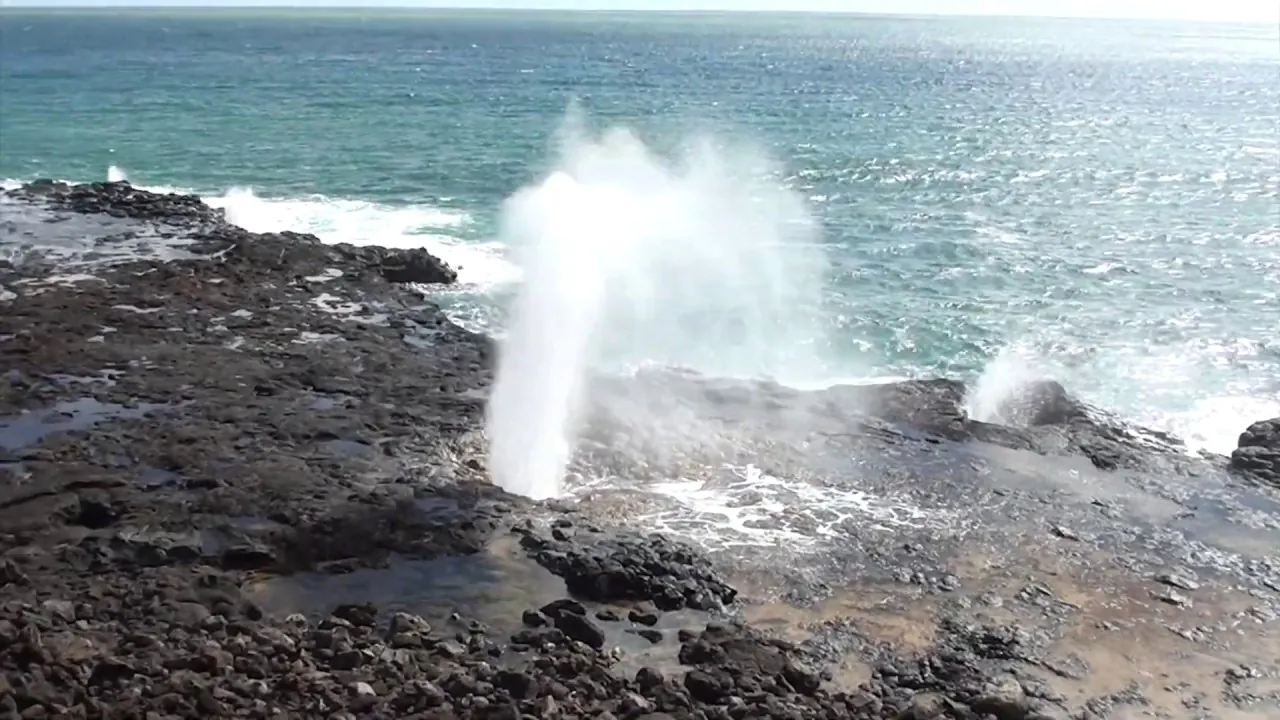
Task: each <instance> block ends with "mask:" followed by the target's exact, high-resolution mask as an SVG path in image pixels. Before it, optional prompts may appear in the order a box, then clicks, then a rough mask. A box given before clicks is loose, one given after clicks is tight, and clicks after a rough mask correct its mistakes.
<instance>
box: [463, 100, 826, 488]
mask: <svg viewBox="0 0 1280 720" xmlns="http://www.w3.org/2000/svg"><path fill="white" fill-rule="evenodd" d="M560 142H561V147H560V153H559V158H558V163H557V165H556V168H555V170H554V171H553V172H551V173H550V174H549V175H548V176H546V178H545V179H543V180H542V181H541V182H539V183H536V184H534V185H532V186H530V187H526V188H524V189H522V190H520V191H519V192H517V193H516V194H515V195H514V196H513V197H511V198H510V199H509V200H508V201H507V203H506V204H505V205H504V208H503V214H502V223H501V237H502V240H503V241H504V242H505V243H507V244H508V245H509V246H510V247H511V248H512V249H513V251H514V252H515V254H516V257H517V260H518V263H519V264H520V266H521V267H522V269H523V281H522V282H521V284H520V286H519V288H518V289H517V291H516V292H515V295H514V300H513V302H512V305H511V307H510V312H509V316H508V324H507V328H506V336H505V338H504V340H503V344H502V348H501V352H500V357H499V362H498V369H497V378H496V381H495V384H494V387H493V391H492V394H491V396H490V400H489V407H488V419H487V422H488V427H487V430H488V435H489V470H490V473H491V475H492V477H493V479H494V481H495V482H496V483H497V484H499V485H501V486H502V487H504V488H505V489H507V490H508V491H510V492H514V493H517V494H521V495H525V496H529V497H533V498H547V497H553V496H557V495H559V494H561V492H562V487H561V486H562V481H563V477H564V472H565V467H566V465H567V463H568V462H569V460H570V458H571V456H572V453H573V450H574V440H575V435H576V433H577V431H578V430H579V423H580V421H581V417H582V412H583V410H584V407H585V403H586V401H587V399H588V398H587V396H586V389H587V381H588V378H589V376H590V375H591V373H593V372H595V371H599V370H613V371H618V370H625V369H629V368H637V367H640V366H644V365H651V364H659V365H672V366H683V367H688V368H692V369H695V370H698V371H701V372H703V373H706V374H708V375H716V376H737V377H744V376H748V377H772V378H775V379H779V380H783V381H786V380H797V381H801V380H808V379H812V378H813V377H815V376H817V375H819V374H820V371H819V370H818V367H819V365H820V363H819V359H820V350H821V349H822V347H823V343H822V341H821V339H820V338H821V334H822V333H821V321H820V310H819V307H818V306H819V304H820V302H821V299H822V293H823V289H824V284H825V283H824V280H825V276H826V271H827V266H826V262H825V256H824V253H823V248H822V245H821V243H820V242H819V240H820V238H819V234H818V231H817V226H816V223H814V221H813V219H812V217H811V216H810V215H809V213H808V210H807V207H806V204H805V202H804V200H803V198H802V197H800V196H799V195H797V194H796V193H794V192H793V191H791V190H789V189H787V188H785V187H784V186H783V185H782V184H781V182H780V180H779V174H778V173H777V171H776V168H775V167H774V166H773V165H772V164H771V163H769V162H768V161H767V159H766V158H764V156H763V155H762V154H760V153H758V152H754V151H752V150H751V149H749V148H743V147H732V148H731V147H727V146H725V145H723V144H722V143H719V142H717V141H716V140H714V139H711V138H700V139H697V140H695V141H693V142H691V143H688V144H687V146H686V147H685V148H684V150H683V152H682V153H680V154H679V155H678V156H677V158H675V160H669V159H666V158H663V157H660V156H659V155H657V154H656V153H654V152H653V151H652V150H651V149H650V148H649V147H647V146H646V145H645V144H644V143H643V142H641V141H640V140H639V139H638V138H637V137H636V136H635V135H634V134H633V133H631V132H630V131H627V130H624V129H615V130H611V131H608V132H606V133H604V134H603V135H600V136H592V135H591V134H589V133H588V132H587V131H585V130H584V129H583V128H582V127H581V125H580V124H576V123H573V122H571V123H569V124H568V126H567V128H566V129H565V130H564V131H563V132H562V133H561V136H560Z"/></svg>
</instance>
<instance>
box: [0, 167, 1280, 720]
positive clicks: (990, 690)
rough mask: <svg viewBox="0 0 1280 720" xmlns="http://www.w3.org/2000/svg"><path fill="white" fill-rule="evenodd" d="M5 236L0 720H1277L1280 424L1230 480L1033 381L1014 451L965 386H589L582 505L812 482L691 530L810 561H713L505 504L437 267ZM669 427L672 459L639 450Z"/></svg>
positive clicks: (22, 231)
mask: <svg viewBox="0 0 1280 720" xmlns="http://www.w3.org/2000/svg"><path fill="white" fill-rule="evenodd" d="M0 202H2V204H0V211H3V213H4V216H3V217H2V218H0V248H4V249H7V250H9V251H10V255H11V259H10V260H9V261H6V262H3V263H0V308H2V309H3V312H2V313H0V357H3V359H4V363H3V368H0V369H3V370H4V372H5V373H6V375H5V382H4V383H3V384H0V405H2V406H3V407H2V408H0V585H2V586H3V600H2V601H0V713H4V714H5V716H6V717H8V716H12V717H22V718H41V717H48V718H63V717H65V718H134V717H136V718H171V717H172V718H196V717H200V718H214V717H254V718H258V717H261V718H276V717H316V718H364V717H370V718H381V717H387V718H518V717H536V718H546V719H548V720H550V719H551V718H565V719H568V718H620V719H624V720H633V719H636V718H645V719H647V720H663V719H665V718H676V719H678V720H684V719H686V718H699V719H701V718H706V719H708V720H711V719H721V718H733V719H735V720H738V719H741V718H796V719H797V720H807V719H809V718H814V719H818V718H911V719H915V720H928V719H929V718H957V719H968V718H990V717H994V718H997V720H1021V719H1028V720H1030V719H1033V718H1038V719H1040V720H1047V719H1049V718H1103V717H1119V718H1124V717H1138V716H1155V717H1173V718H1180V717H1186V718H1219V717H1222V718H1265V717H1276V716H1277V714H1278V713H1280V667H1278V666H1277V665H1278V664H1280V660H1277V658H1278V657H1280V653H1277V648H1280V642H1278V639H1277V637H1276V623H1277V621H1280V559H1278V558H1277V551H1276V548H1277V547H1280V545H1277V544H1276V539H1277V538H1280V499H1277V495H1276V493H1275V491H1274V489H1273V487H1272V485H1275V484H1280V464H1278V463H1277V458H1280V423H1278V422H1277V421H1270V423H1266V422H1264V423H1259V424H1257V425H1255V426H1253V427H1251V428H1250V429H1249V430H1248V431H1247V432H1246V433H1245V434H1244V436H1242V441H1241V449H1240V450H1238V451H1237V453H1236V454H1235V455H1233V457H1232V458H1231V459H1230V461H1228V459H1226V458H1203V457H1201V458H1195V457H1189V456H1187V455H1186V454H1185V453H1183V452H1181V451H1180V450H1179V449H1178V448H1177V447H1176V446H1175V445H1176V442H1175V441H1174V440H1173V439H1171V438H1166V437H1160V436H1156V435H1154V434H1150V433H1144V432H1142V431H1139V430H1137V429H1133V428H1129V427H1127V426H1124V425H1123V424H1120V423H1115V422H1110V421H1108V420H1106V419H1105V416H1104V415H1102V414H1100V413H1098V412H1097V411H1096V410H1095V409H1093V408H1088V407H1086V406H1084V405H1081V404H1079V403H1078V402H1076V401H1075V400H1073V399H1072V398H1070V396H1069V395H1067V393H1066V391H1065V390H1064V389H1062V388H1061V387H1060V386H1056V385H1054V384H1051V383H1046V384H1043V385H1041V386H1037V387H1036V388H1035V389H1034V392H1031V393H1029V394H1028V396H1027V398H1025V402H1024V403H1023V405H1021V406H1019V407H1014V408H1010V413H1009V414H1010V417H1011V418H1012V419H1011V422H1010V425H1009V426H997V425H986V424H982V423H975V422H972V421H970V420H969V419H967V418H966V417H964V415H963V412H962V410H961V409H960V408H961V406H962V400H963V391H964V388H963V386H962V385H961V384H959V383H954V382H950V381H922V382H911V383H901V384H898V385H892V386H883V387H878V388H833V389H831V390H827V391H822V392H799V391H794V390H789V389H786V388H781V387H778V386H771V385H766V384H750V385H748V384H743V383H727V382H722V381H715V380H711V379H706V378H697V377H693V376H687V375H683V374H679V373H666V372H658V373H652V374H648V375H644V376H641V377H637V378H634V379H630V380H626V381H622V380H601V382H600V387H599V390H598V392H597V393H596V395H597V396H598V397H599V398H600V402H599V407H598V408H597V409H596V412H595V416H594V417H593V420H592V424H591V429H590V431H589V432H588V435H587V437H586V441H585V442H584V449H583V451H582V452H581V453H580V457H579V458H578V459H577V460H576V461H575V472H576V473H577V474H578V475H580V476H582V477H588V476H591V477H607V476H617V477H618V478H620V479H624V480H627V481H628V482H627V483H620V485H623V486H625V487H631V486H632V485H634V486H635V487H637V488H645V487H648V485H647V484H646V483H645V482H642V481H643V480H645V476H646V474H652V475H653V479H655V480H656V479H659V478H669V477H676V476H682V475H680V474H678V473H675V472H673V471H674V470H680V471H682V472H684V473H686V474H688V473H689V472H695V473H696V472H700V471H691V470H690V468H693V467H708V468H713V467H717V466H718V465H725V466H731V465H734V464H735V463H736V464H739V465H746V464H750V465H751V467H753V468H757V469H758V470H760V471H767V472H768V473H770V474H771V475H770V476H777V477H796V478H802V479H804V484H801V485H797V486H795V487H791V486H788V487H786V488H784V491H785V492H786V493H791V494H792V495H791V496H788V495H785V494H781V495H778V498H776V499H771V498H761V497H756V498H755V499H753V498H752V497H751V496H750V493H751V492H756V493H757V495H758V493H759V491H758V490H751V489H748V490H747V491H746V492H744V493H742V494H740V495H736V496H734V500H733V503H730V504H728V505H725V507H724V508H721V509H719V510H715V511H714V512H711V513H710V515H711V516H713V517H712V519H713V520H714V519H715V518H718V517H720V515H717V513H721V514H724V515H725V516H726V517H727V514H729V513H730V512H731V511H734V512H736V511H737V510H739V509H741V508H748V509H751V508H755V509H756V510H758V511H759V512H760V513H765V514H762V515H759V516H753V517H755V519H753V520H748V521H744V522H742V523H740V525H741V527H740V528H739V532H740V533H741V534H742V535H743V537H747V536H749V535H751V533H752V532H755V531H757V530H760V531H762V532H763V531H765V530H767V531H769V532H775V533H781V532H784V531H785V533H790V534H789V535H783V534H779V535H777V536H776V537H779V538H794V540H785V539H784V540H770V541H768V542H764V543H757V544H751V543H749V542H746V541H744V542H742V543H738V544H724V545H715V544H714V543H711V544H708V543H700V542H698V537H699V535H698V532H696V529H697V528H698V527H700V526H699V525H698V523H699V522H706V521H707V518H705V517H702V515H706V514H707V513H705V512H702V511H696V512H695V511H689V510H688V508H684V507H676V506H675V505H673V504H672V501H671V499H670V497H669V496H667V495H663V494H662V493H661V492H657V491H647V490H642V489H641V490H636V491H635V492H630V491H625V490H619V489H618V488H617V487H612V486H610V487H608V488H605V489H603V490H600V491H597V490H594V489H593V486H591V485H590V483H583V484H582V485H581V486H580V487H577V488H575V494H574V496H573V498H571V499H566V500H563V501H555V502H550V503H541V504H535V503H532V502H530V501H527V500H525V499H523V498H519V497H514V496H511V495H508V494H506V493H504V492H502V491H501V490H500V489H497V488H495V487H493V486H491V485H489V484H488V483H487V476H486V473H485V470H484V439H483V437H482V425H483V422H482V416H483V410H484V401H485V394H486V390H487V388H488V386H489V384H490V382H491V379H492V365H493V362H494V360H495V356H496V348H495V347H494V346H493V344H492V342H491V341H490V340H489V339H487V338H485V337H483V336H480V335H477V334H474V333H471V332H469V331H467V330H465V329H463V328H461V327H459V326H457V325H456V324H454V323H453V322H451V321H450V320H449V319H448V318H447V317H446V316H445V314H444V313H443V312H442V311H441V310H440V309H439V308H438V307H437V306H436V304H435V303H434V302H432V300H431V290H430V287H429V286H432V285H447V284H448V283H451V282H453V281H454V280H455V278H456V274H455V273H454V272H453V271H452V270H451V269H450V268H448V267H447V266H446V265H445V264H444V263H442V262H441V261H439V260H438V259H436V258H434V257H432V256H431V255H429V254H428V253H427V252H425V251H421V250H415V251H394V250H387V249H383V248H370V247H352V246H344V245H325V244H323V243H321V242H320V241H319V240H318V239H316V238H314V237H312V236H308V235H299V234H294V233H281V234H254V233H249V232H246V231H244V230H241V229H239V228H237V227H235V226H232V225H229V224H228V223H226V221H225V218H224V217H223V215H222V214H221V212H220V211H217V210H214V209H212V208H210V207H208V206H207V205H205V204H204V203H202V202H201V201H200V200H199V199H198V198H194V197H184V196H177V195H156V194H153V193H149V192H146V191H143V190H139V189H136V188H132V187H131V186H129V185H128V184H127V183H97V184H92V185H77V186H68V185H63V184H59V183H49V182H41V183H33V184H31V185H28V186H24V187H23V188H21V189H18V190H13V191H8V192H6V193H4V196H3V198H0ZM55 240H56V242H55ZM70 244H74V245H75V246H76V247H75V251H74V253H72V252H71V251H69V250H68V247H70ZM641 406H643V407H641ZM691 408H692V409H691ZM677 410H679V411H680V412H682V413H692V414H690V415H689V418H690V420H689V421H690V422H695V421H696V424H697V427H698V428H699V430H700V433H699V434H697V436H698V438H699V442H697V443H692V444H690V445H689V446H688V447H680V448H678V449H677V450H678V451H672V450H670V448H671V447H672V444H671V438H669V437H665V436H661V435H654V434H652V432H651V430H652V429H651V428H642V427H639V426H637V425H636V424H635V422H634V420H635V418H637V417H665V418H671V417H676V416H677V414H676V411H677ZM694 415H696V417H694ZM678 416H679V417H685V415H678ZM685 429H686V430H687V428H685ZM646 433H648V434H646ZM684 436H685V437H689V433H688V432H685V433H684ZM708 439H714V441H711V440H708ZM717 443H721V444H722V445H723V446H720V445H717ZM851 458H853V460H851ZM1230 468H1234V470H1233V471H1232V472H1228V470H1229V469H1230ZM693 477H696V475H693ZM735 477H736V476H733V477H731V476H724V477H720V476H712V475H708V476H707V477H705V478H703V484H704V485H705V486H706V487H712V488H714V487H730V488H732V487H736V485H735V483H738V482H739V481H738V480H737V479H735ZM843 482H856V483H857V486H856V487H845V486H842V485H840V483H843ZM1269 483H1270V484H1269ZM775 485H776V483H775ZM810 489H812V491H813V492H815V493H816V492H819V491H821V492H826V493H835V495H832V497H837V498H846V499H847V500H848V502H849V508H850V509H841V507H837V506H836V505H834V504H833V505H832V506H831V507H830V508H828V512H827V515H822V514H820V513H818V512H817V511H807V510H806V511H803V512H802V509H803V508H807V507H809V506H812V505H813V504H814V503H811V502H810V503H806V502H804V498H805V497H808V496H806V495H803V493H807V492H810ZM779 492H783V491H779ZM792 496H794V498H793V499H794V502H791V503H789V502H788V498H789V497H792ZM881 497H886V498H887V497H893V498H899V499H900V501H901V503H902V507H904V508H909V510H902V509H894V508H889V509H885V510H883V512H882V511H881V510H880V509H879V506H877V505H875V504H874V503H875V502H876V500H875V499H876V498H881ZM789 505H790V506H789ZM805 512H808V513H809V514H805ZM859 513H862V514H859ZM895 513H896V514H895ZM912 513H914V514H912ZM638 517H646V518H657V519H660V520H661V521H662V522H663V523H665V525H664V527H665V528H666V529H668V530H669V532H645V531H642V530H641V528H642V527H643V526H645V525H650V526H651V523H648V522H646V523H642V524H637V522H636V518H638ZM902 517H906V519H905V520H902V519H901V518H902ZM762 518H763V519H762ZM654 522H657V520H654ZM682 528H683V529H684V530H687V532H682ZM771 537H773V536H771ZM801 545H803V546H804V547H805V550H804V551H803V552H801V551H800V550H798V549H797V548H798V547H799V546H801Z"/></svg>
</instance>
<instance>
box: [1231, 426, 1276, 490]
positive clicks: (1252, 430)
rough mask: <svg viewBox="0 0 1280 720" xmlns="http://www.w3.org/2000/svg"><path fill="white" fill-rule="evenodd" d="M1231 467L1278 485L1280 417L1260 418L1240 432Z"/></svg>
mask: <svg viewBox="0 0 1280 720" xmlns="http://www.w3.org/2000/svg"><path fill="white" fill-rule="evenodd" d="M1231 467H1232V468H1234V469H1236V470H1238V471H1240V472H1244V473H1248V474H1249V475H1252V476H1254V477H1256V478H1259V479H1261V480H1264V481H1266V482H1269V483H1272V484H1274V485H1277V486H1280V418H1272V419H1270V420H1260V421H1258V422H1256V423H1254V424H1252V425H1250V426H1249V427H1248V428H1247V429H1245V431H1244V432H1243V433H1241V434H1240V440H1239V442H1238V443H1237V447H1236V449H1235V451H1234V452H1232V453H1231Z"/></svg>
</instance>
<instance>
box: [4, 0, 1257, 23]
mask: <svg viewBox="0 0 1280 720" xmlns="http://www.w3.org/2000/svg"><path fill="white" fill-rule="evenodd" d="M14 10H23V11H33V10H34V11H44V12H55V13H56V12H63V13H65V12H84V11H89V12H122V11H123V12H127V11H139V10H142V11H156V10H169V11H179V12H196V11H210V10H213V11H239V12H244V11H272V10H297V11H324V12H334V11H340V12H369V11H379V10H398V11H410V12H423V13H430V12H469V13H565V14H581V15H593V14H595V15H598V14H606V13H635V14H653V15H710V14H717V15H853V16H861V17H869V18H870V17H881V18H916V19H930V18H935V19H946V18H1007V19H1019V20H1099V21H1118V22H1169V23H1188V24H1208V25H1254V26H1261V25H1272V26H1277V27H1280V12H1277V16H1276V18H1275V19H1274V20H1245V19H1239V18H1236V19H1230V18H1228V19H1209V18H1176V17H1173V18H1162V17H1150V16H1120V15H1104V16H1098V15H1064V14H1056V15H1055V14H1016V13H1007V12H991V13H984V12H941V13H939V12H933V13H920V12H897V13H895V12H876V11H872V10H859V9H850V10H842V9H831V8H822V9H814V10H806V9H801V8H796V9H776V8H690V9H675V8H662V9H655V8H646V7H622V8H566V7H554V6H552V7H529V6H518V7H517V6H503V5H490V6H480V7H477V6H469V7H468V6H449V5H434V6H424V5H418V4H415V5H410V4H398V3H395V2H386V3H377V4H373V5H318V6H317V5H300V4H293V3H289V2H280V3H274V2H264V3H259V4H253V5H248V4H210V5H179V4H172V3H164V2H155V3H144V4H131V5H125V4H120V5H114V4H98V5H70V4H68V5H61V4H42V3H38V2H24V1H23V0H16V2H14V1H13V0H11V1H10V2H8V3H4V4H3V5H0V14H5V13H7V12H11V11H14Z"/></svg>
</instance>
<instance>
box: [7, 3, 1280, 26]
mask: <svg viewBox="0 0 1280 720" xmlns="http://www.w3.org/2000/svg"><path fill="white" fill-rule="evenodd" d="M18 5H22V6H68V5H70V6H81V7H83V6H95V7H96V6H122V5H135V6H136V5H170V6H200V7H210V6H222V5H234V6H239V7H244V6H257V5H289V6H294V7H335V6H338V7H354V6H366V7H367V6H373V5H379V6H398V7H424V8H425V7H468V8H476V7H489V8H492V7H502V8H562V9H580V10H820V11H828V12H831V11H852V12H872V13H911V14H916V13H919V14H942V15H954V14H959V15H1052V16H1062V17H1126V18H1166V19H1184V20H1216V21H1232V22H1263V23H1268V22H1269V23H1280V1H1278V0H843V1H840V0H375V1H374V2H368V1H367V0H366V1H364V2H361V0H0V7H2V6H10V7H13V6H18Z"/></svg>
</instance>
